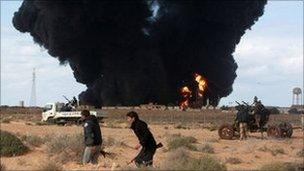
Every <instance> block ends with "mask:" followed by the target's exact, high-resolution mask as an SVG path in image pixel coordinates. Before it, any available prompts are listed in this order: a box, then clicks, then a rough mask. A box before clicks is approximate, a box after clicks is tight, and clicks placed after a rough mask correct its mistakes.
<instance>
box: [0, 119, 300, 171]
mask: <svg viewBox="0 0 304 171" xmlns="http://www.w3.org/2000/svg"><path fill="white" fill-rule="evenodd" d="M101 129H102V134H103V138H108V137H111V138H114V139H115V140H116V141H119V142H124V143H125V144H127V145H129V146H132V147H133V146H135V145H136V143H137V139H136V137H135V136H134V134H133V132H132V131H131V130H130V129H128V128H127V125H126V124H124V123H123V124H120V128H108V127H105V126H102V127H101ZM150 129H151V131H152V132H153V134H154V136H155V138H156V140H157V141H158V142H162V143H163V144H164V146H165V147H164V148H162V149H159V150H158V151H157V153H156V155H155V156H154V166H155V167H159V166H160V165H161V164H162V162H163V161H164V160H165V159H166V155H167V154H168V152H166V150H165V149H166V145H167V137H168V136H169V135H171V134H178V133H180V134H181V135H184V136H193V137H195V138H197V140H198V144H197V145H199V144H204V143H209V144H210V145H211V146H212V147H213V148H214V151H215V153H214V154H210V155H212V156H214V157H216V158H218V159H219V160H220V161H222V162H225V161H226V159H227V158H229V157H237V158H239V159H240V160H241V161H242V162H241V163H240V164H230V163H226V166H227V168H228V170H249V169H259V168H260V167H261V166H262V165H263V164H266V163H270V162H273V161H284V162H303V158H301V157H297V154H296V153H297V152H298V151H300V150H301V149H303V148H304V146H303V132H302V131H301V130H300V129H296V130H294V134H293V136H292V138H290V139H283V140H276V139H261V138H260V134H258V133H252V134H250V135H251V136H250V138H249V139H248V140H246V141H239V140H220V139H219V138H218V134H217V131H209V130H206V129H201V128H193V129H176V128H174V127H173V125H150ZM1 130H6V131H9V132H12V133H15V134H19V135H37V136H41V137H43V136H46V135H48V134H49V135H50V134H56V135H58V134H75V133H79V132H82V127H80V126H57V125H46V126H37V125H28V124H26V123H25V122H22V121H19V122H11V123H7V124H6V123H2V124H1ZM264 147H267V148H270V149H283V150H284V154H277V155H272V154H271V152H269V151H262V150H260V148H264ZM105 150H106V151H110V152H113V153H115V154H116V157H115V158H114V159H109V158H106V159H104V158H103V157H99V164H98V165H86V166H82V165H81V164H79V163H77V162H69V163H67V164H64V165H63V168H64V169H65V170H74V169H75V170H93V169H98V170H110V169H111V167H112V166H113V163H115V165H117V166H118V167H120V168H125V167H126V166H127V164H126V163H127V162H128V161H130V160H131V159H132V158H133V157H134V156H135V155H136V153H137V151H136V150H134V149H132V148H130V147H125V146H111V147H105ZM191 153H192V154H193V155H194V156H202V155H204V153H202V152H191ZM47 160H49V158H48V155H47V154H46V152H45V145H42V146H41V147H37V148H34V149H33V150H32V151H30V152H29V153H27V154H25V155H22V156H17V157H1V163H3V164H4V165H5V167H6V169H8V170H33V169H38V168H39V167H40V166H41V164H42V163H43V162H45V161H47ZM130 167H135V166H134V164H131V165H130Z"/></svg>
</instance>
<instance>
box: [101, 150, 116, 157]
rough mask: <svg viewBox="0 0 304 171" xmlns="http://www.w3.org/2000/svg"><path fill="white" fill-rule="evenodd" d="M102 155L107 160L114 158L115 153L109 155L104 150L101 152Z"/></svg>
mask: <svg viewBox="0 0 304 171" xmlns="http://www.w3.org/2000/svg"><path fill="white" fill-rule="evenodd" d="M100 154H101V155H102V156H103V157H104V158H106V156H108V157H110V158H113V153H109V152H106V151H104V150H103V149H101V150H100Z"/></svg>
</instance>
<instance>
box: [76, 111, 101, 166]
mask: <svg viewBox="0 0 304 171" xmlns="http://www.w3.org/2000/svg"><path fill="white" fill-rule="evenodd" d="M81 119H82V120H84V125H83V128H84V142H85V146H86V147H85V150H84V154H83V159H82V162H83V164H87V163H89V162H91V163H92V164H97V159H98V156H99V153H100V149H101V144H102V137H101V131H100V127H99V123H98V120H97V118H96V117H95V116H94V115H90V111H88V110H83V111H82V112H81Z"/></svg>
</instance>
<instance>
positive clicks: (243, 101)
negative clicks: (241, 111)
mask: <svg viewBox="0 0 304 171" xmlns="http://www.w3.org/2000/svg"><path fill="white" fill-rule="evenodd" d="M242 102H243V103H244V104H245V105H247V106H250V105H249V104H248V103H246V102H244V101H242Z"/></svg>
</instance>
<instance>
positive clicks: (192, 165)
mask: <svg viewBox="0 0 304 171" xmlns="http://www.w3.org/2000/svg"><path fill="white" fill-rule="evenodd" d="M161 170H207V171H209V170H218V171H222V170H227V169H226V166H225V165H224V164H222V163H220V162H219V161H218V160H217V159H215V158H213V157H211V156H209V155H204V156H202V157H200V158H198V159H196V158H192V157H191V156H190V154H189V153H188V152H187V151H186V150H185V149H183V148H179V149H177V150H174V151H172V152H170V153H169V154H168V156H167V159H166V160H165V162H164V163H163V165H162V166H161Z"/></svg>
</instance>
